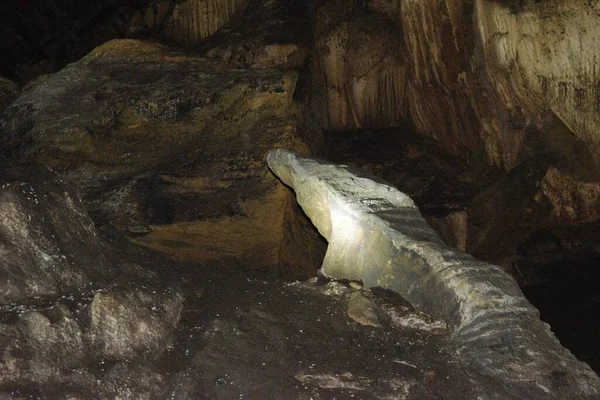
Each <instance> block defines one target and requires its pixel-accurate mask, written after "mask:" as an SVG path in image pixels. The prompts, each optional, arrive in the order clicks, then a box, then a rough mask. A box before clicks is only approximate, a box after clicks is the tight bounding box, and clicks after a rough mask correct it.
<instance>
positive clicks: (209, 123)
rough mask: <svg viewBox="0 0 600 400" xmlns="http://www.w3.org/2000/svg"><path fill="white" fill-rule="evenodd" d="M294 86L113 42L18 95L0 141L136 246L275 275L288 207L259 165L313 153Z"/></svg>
mask: <svg viewBox="0 0 600 400" xmlns="http://www.w3.org/2000/svg"><path fill="white" fill-rule="evenodd" d="M296 80H297V74H296V73H295V72H283V71H281V72H279V71H249V70H239V69H233V68H230V67H227V66H225V65H223V64H222V63H220V62H218V61H215V60H210V59H206V58H200V57H194V56H188V55H185V54H182V53H178V52H174V51H171V50H170V49H169V48H167V47H165V46H162V45H159V44H154V43H148V42H141V41H135V40H116V41H111V42H108V43H107V44H105V45H103V46H101V47H99V48H97V49H95V50H94V51H93V52H92V53H90V54H89V55H88V56H86V57H85V58H84V59H82V60H81V61H79V62H77V63H74V64H71V65H69V66H68V67H66V68H65V69H63V70H62V71H60V72H58V73H56V74H54V75H52V76H51V77H49V78H47V79H46V80H45V81H43V82H41V83H40V84H38V85H35V86H34V87H32V88H31V89H29V90H25V91H24V92H23V93H22V94H21V96H20V97H19V98H18V99H17V100H16V101H15V102H14V103H13V104H12V106H11V107H10V108H9V109H8V110H7V111H6V113H5V115H4V129H3V133H2V142H3V145H4V146H5V147H7V148H8V149H10V150H11V152H12V155H13V157H15V158H16V159H18V160H36V161H39V162H42V163H44V164H46V165H49V166H51V167H53V168H54V169H55V170H56V171H57V172H59V173H60V174H61V175H62V176H63V177H64V178H65V179H66V180H68V181H69V182H71V183H73V184H74V185H75V186H77V187H78V189H79V190H80V191H81V193H82V195H83V198H84V201H85V202H86V203H87V204H88V206H89V208H90V209H91V212H92V214H93V216H94V217H95V218H96V220H99V221H107V222H110V223H112V224H114V225H116V226H117V227H118V228H120V229H121V230H123V231H128V232H129V233H130V234H131V235H133V236H136V239H137V241H138V242H139V243H142V244H145V245H148V246H150V247H153V248H155V249H159V250H161V251H164V252H167V253H169V254H172V255H175V256H177V257H179V258H181V259H186V260H195V261H198V262H202V261H215V260H221V261H225V260H227V261H228V262H229V264H230V265H232V266H236V265H240V266H241V267H244V268H253V269H262V268H267V269H271V270H275V269H276V268H277V266H278V265H279V262H280V260H279V257H280V251H279V249H280V247H281V246H280V245H281V242H282V240H283V238H284V235H287V234H289V231H288V232H284V225H285V223H284V221H285V218H286V213H285V210H286V207H287V205H288V204H289V203H290V202H293V201H294V200H293V197H292V196H290V195H289V193H288V192H287V191H286V190H284V189H283V188H281V187H280V186H279V185H278V184H277V182H276V180H275V179H274V178H273V177H272V176H271V175H270V174H269V173H268V170H267V168H266V165H265V162H264V156H265V155H266V153H267V151H268V149H270V148H272V147H273V146H275V147H278V146H289V147H292V148H295V149H297V150H298V151H303V152H307V151H308V147H307V146H306V145H305V144H304V142H303V141H302V139H301V138H300V135H299V130H300V126H301V119H300V118H298V117H297V116H296V111H297V108H296V106H295V104H294V103H293V99H292V97H293V94H294V90H295V85H296ZM287 215H288V217H294V216H293V215H290V214H289V213H288V214H287ZM295 217H298V216H295ZM306 247H307V248H308V246H306ZM288 254H291V253H289V252H288ZM311 268H314V267H311Z"/></svg>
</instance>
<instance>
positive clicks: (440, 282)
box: [267, 149, 600, 399]
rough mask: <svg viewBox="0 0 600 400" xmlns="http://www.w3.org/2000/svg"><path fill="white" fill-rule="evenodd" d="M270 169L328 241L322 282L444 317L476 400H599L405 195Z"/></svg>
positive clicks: (511, 288) (494, 282)
mask: <svg viewBox="0 0 600 400" xmlns="http://www.w3.org/2000/svg"><path fill="white" fill-rule="evenodd" d="M267 161H268V164H269V167H270V168H271V170H272V171H273V173H274V174H275V175H277V176H278V177H279V178H280V179H281V181H283V183H285V184H286V185H288V186H290V187H292V188H293V189H294V191H295V192H296V197H297V200H298V203H299V204H300V206H301V207H302V208H303V210H304V211H305V212H306V214H307V215H308V216H309V218H310V219H311V220H312V222H313V224H314V225H315V226H316V227H317V228H318V230H319V232H320V233H321V234H322V235H323V236H324V237H325V239H327V241H328V242H329V247H328V249H327V254H326V256H325V260H324V262H323V266H322V269H321V272H322V274H323V275H325V276H327V277H331V278H335V279H348V280H356V281H362V282H363V284H364V286H365V288H370V287H382V288H385V289H390V290H393V291H395V292H397V293H398V294H400V295H402V296H403V297H405V298H406V299H407V300H409V301H410V302H411V303H412V304H413V305H414V306H415V307H417V308H418V309H420V310H422V311H424V312H427V313H429V314H432V315H434V316H435V317H439V318H443V319H444V320H445V321H446V322H447V324H448V326H449V328H450V329H451V332H452V333H451V335H450V337H449V341H448V346H449V347H450V348H451V349H452V350H454V351H455V352H456V354H457V355H458V356H459V359H460V360H461V364H462V365H461V367H462V368H463V370H464V371H465V373H466V374H467V375H468V376H469V377H470V378H471V379H472V381H473V382H474V384H475V385H476V386H477V387H478V388H479V390H480V392H481V396H480V397H479V398H482V399H523V398H527V399H566V398H569V399H597V398H600V380H599V378H598V376H597V375H596V374H595V373H594V372H593V371H592V370H591V369H590V367H589V366H588V365H586V364H585V363H583V362H580V361H578V360H577V359H576V358H575V357H574V356H573V355H572V354H571V353H570V352H569V351H568V350H567V349H565V348H563V347H562V346H561V345H560V343H559V341H558V340H557V339H556V338H555V337H554V335H553V333H552V332H551V331H550V328H549V326H548V325H547V324H545V323H544V322H543V321H541V320H540V317H539V312H538V311H537V309H536V308H535V307H533V306H532V305H531V304H530V303H529V301H527V299H526V298H525V297H524V296H523V294H522V292H521V290H520V289H519V286H518V285H517V283H516V282H515V281H514V280H513V279H512V278H511V277H510V276H509V275H508V274H507V273H506V272H505V271H504V270H502V269H501V268H500V267H498V266H494V265H491V264H487V263H485V262H482V261H478V260H476V259H475V258H474V257H472V256H471V255H469V254H466V253H463V252H460V251H457V250H455V249H452V248H450V247H448V246H446V245H444V243H443V242H442V241H441V239H440V238H439V237H438V236H437V235H436V233H435V232H434V231H433V229H432V228H431V227H429V225H427V223H426V222H425V220H424V219H423V217H422V216H421V213H420V212H419V210H418V208H417V207H416V206H415V204H414V202H413V201H412V200H411V199H410V198H409V197H408V196H407V195H405V194H404V193H402V192H400V191H399V190H397V189H396V188H394V187H391V186H389V185H388V184H386V183H384V182H380V181H375V180H373V179H370V178H367V177H364V176H361V175H360V174H357V173H354V172H352V171H350V170H349V168H347V167H345V166H339V165H335V164H331V163H327V162H324V161H319V160H315V159H311V158H304V157H301V156H299V155H298V154H296V153H294V152H291V151H287V150H284V149H277V150H273V151H271V152H270V153H269V155H268V158H267Z"/></svg>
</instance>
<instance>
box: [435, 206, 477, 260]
mask: <svg viewBox="0 0 600 400" xmlns="http://www.w3.org/2000/svg"><path fill="white" fill-rule="evenodd" d="M467 218H468V217H467V212H466V211H456V212H452V213H450V214H448V215H445V216H443V217H441V218H440V217H434V216H431V217H429V218H426V219H427V222H428V223H429V225H431V227H432V228H433V229H435V231H436V232H438V233H439V235H440V237H441V238H442V239H443V240H444V243H446V244H447V245H448V246H452V247H455V248H456V249H458V250H462V251H464V250H465V249H466V248H467V238H468V235H469V233H468V223H467Z"/></svg>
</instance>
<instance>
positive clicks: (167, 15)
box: [141, 0, 247, 44]
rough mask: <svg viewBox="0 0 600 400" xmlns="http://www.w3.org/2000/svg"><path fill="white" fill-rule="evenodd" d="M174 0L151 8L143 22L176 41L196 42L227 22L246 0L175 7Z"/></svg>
mask: <svg viewBox="0 0 600 400" xmlns="http://www.w3.org/2000/svg"><path fill="white" fill-rule="evenodd" d="M172 1H173V0H171V1H169V0H163V1H162V2H160V3H159V4H158V7H157V8H156V12H155V9H154V7H152V6H150V7H148V8H147V9H146V11H145V13H144V16H143V18H141V20H142V21H143V24H144V25H145V27H146V28H149V29H153V30H154V29H159V30H161V32H162V33H163V34H164V35H166V36H167V37H169V38H170V39H172V40H173V41H175V42H177V43H182V44H196V43H198V42H199V41H201V40H202V39H204V38H206V37H208V36H210V35H212V34H213V33H215V32H216V31H217V30H218V29H219V28H221V27H222V26H223V25H224V24H226V23H227V22H228V21H229V19H230V18H231V16H232V15H233V14H234V13H235V12H237V10H239V9H240V7H242V6H243V5H244V4H245V3H246V1H247V0H187V1H184V2H181V3H176V4H175V5H174V7H173V6H172V5H173V3H172Z"/></svg>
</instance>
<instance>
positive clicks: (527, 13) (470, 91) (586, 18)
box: [313, 0, 600, 178]
mask: <svg viewBox="0 0 600 400" xmlns="http://www.w3.org/2000/svg"><path fill="white" fill-rule="evenodd" d="M364 8H366V9H368V10H369V12H365V10H364ZM598 18H599V17H598V9H597V6H595V5H594V4H591V3H589V2H587V1H585V0H577V1H573V2H569V4H563V3H560V2H547V1H545V2H544V1H539V2H537V1H519V2H517V1H515V2H502V1H496V0H477V1H474V2H464V1H441V2H422V1H412V0H407V1H398V0H390V1H380V0H370V1H365V2H360V3H359V2H357V3H354V4H353V5H348V4H347V3H345V2H341V1H329V2H326V3H323V4H319V5H318V6H317V7H316V31H315V35H316V44H315V50H314V59H315V65H314V67H315V70H314V71H313V72H314V85H313V88H314V90H313V92H314V93H313V103H314V113H315V114H316V115H317V116H320V117H321V119H322V120H323V121H324V126H325V127H328V128H331V129H355V128H359V127H368V126H377V127H392V126H395V125H397V124H398V122H399V121H401V120H402V119H403V117H404V116H405V115H406V114H409V115H410V119H411V120H412V123H414V126H415V128H416V130H417V131H418V132H419V133H421V134H423V135H426V136H429V137H432V138H434V139H435V140H437V141H438V143H440V145H441V146H442V147H443V148H445V149H446V150H447V151H448V152H450V153H452V154H457V155H461V156H463V157H466V158H469V159H478V160H482V161H483V160H484V161H485V162H487V163H488V164H490V165H495V166H498V167H501V168H504V169H506V170H510V169H512V168H513V167H515V166H516V165H517V164H519V163H520V162H522V161H524V160H526V159H528V158H529V156H530V155H531V153H534V154H544V153H545V152H547V151H548V150H550V151H552V152H555V153H558V154H560V156H561V157H563V158H565V159H567V160H569V162H572V163H580V164H584V165H585V166H586V167H585V168H583V170H584V171H585V172H584V173H586V174H590V173H592V174H594V176H595V177H596V178H597V177H598V172H599V171H600V168H599V165H600V164H599V160H600V151H599V150H598V149H599V148H600V147H599V146H600V145H599V143H600V139H599V138H598V137H597V131H598V124H599V119H598V118H599V117H598V112H597V111H598V106H597V103H598V101H597V97H598V96H596V92H597V84H596V83H597V81H598V76H597V75H598V68H597V66H596V60H597V59H598V57H599V54H598V51H599V50H598V47H597V46H596V45H595V43H596V39H597V37H598V35H600V31H599V30H598V26H599V24H598ZM350 43H353V44H352V45H350ZM323 110H327V111H323ZM535 137H539V138H540V141H541V145H540V142H538V145H534V146H532V145H531V140H532V139H533V138H535ZM556 143H561V144H560V145H557V144H556ZM573 150H577V151H573ZM581 150H583V151H581ZM582 153H584V154H583V155H584V157H582Z"/></svg>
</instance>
